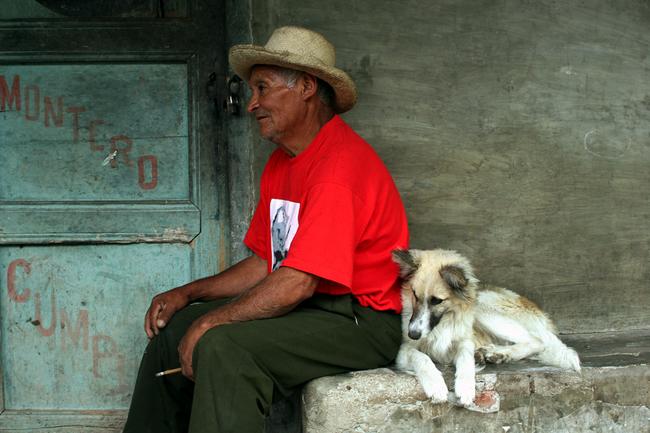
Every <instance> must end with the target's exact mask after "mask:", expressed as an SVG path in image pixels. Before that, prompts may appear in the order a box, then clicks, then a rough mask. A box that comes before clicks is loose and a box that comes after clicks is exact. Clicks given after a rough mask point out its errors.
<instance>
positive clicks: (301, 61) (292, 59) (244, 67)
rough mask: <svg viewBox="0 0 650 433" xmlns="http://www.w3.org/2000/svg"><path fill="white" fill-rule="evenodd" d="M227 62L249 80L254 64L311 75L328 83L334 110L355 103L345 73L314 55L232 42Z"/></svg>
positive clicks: (349, 107) (350, 84)
mask: <svg viewBox="0 0 650 433" xmlns="http://www.w3.org/2000/svg"><path fill="white" fill-rule="evenodd" d="M228 61H229V62H230V65H231V67H232V69H233V71H235V73H236V74H237V75H239V76H240V77H241V78H242V79H244V80H246V81H248V80H249V79H250V74H251V69H252V68H253V66H255V65H273V66H280V67H284V68H290V69H296V70H299V71H303V72H307V73H308V74H311V75H314V76H315V77H318V78H320V79H321V80H323V81H325V82H326V83H328V84H329V85H330V86H332V89H333V90H334V93H335V98H336V101H335V102H334V105H335V106H334V109H335V111H336V112H337V113H344V112H346V111H348V110H350V109H351V108H352V107H353V106H354V104H355V103H356V102H357V89H356V86H355V85H354V81H352V79H351V78H350V77H349V76H348V74H346V73H345V72H344V71H342V70H341V69H338V68H335V67H332V66H329V65H324V64H322V63H321V62H320V61H319V60H318V59H315V58H309V57H307V58H306V57H305V56H298V55H295V54H293V53H289V52H275V51H270V50H267V49H266V48H264V47H262V46H259V45H235V46H233V47H232V48H231V49H230V52H229V55H228Z"/></svg>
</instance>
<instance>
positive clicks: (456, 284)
mask: <svg viewBox="0 0 650 433" xmlns="http://www.w3.org/2000/svg"><path fill="white" fill-rule="evenodd" d="M438 273H439V274H440V276H441V277H442V279H443V280H445V283H447V285H448V286H449V288H450V289H451V290H453V291H454V292H455V293H456V294H457V295H459V296H460V297H462V298H467V295H468V294H467V290H465V289H467V283H468V282H469V280H468V278H467V276H466V275H465V271H464V270H463V268H461V267H458V266H454V265H445V266H443V267H441V268H440V271H438Z"/></svg>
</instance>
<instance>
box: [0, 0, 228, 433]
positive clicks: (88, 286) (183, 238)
mask: <svg viewBox="0 0 650 433" xmlns="http://www.w3.org/2000/svg"><path fill="white" fill-rule="evenodd" d="M8 3H9V4H10V7H8V8H5V9H4V10H0V46H1V47H2V49H3V50H4V51H3V52H1V53H0V289H1V291H0V332H1V338H0V362H1V364H0V365H1V378H2V387H1V388H0V410H1V411H2V413H1V414H0V431H8V432H12V431H25V430H27V431H39V432H41V431H43V432H45V431H51V432H63V431H65V432H66V433H67V432H76V431H79V432H85V433H86V432H92V431H102V432H105V431H112V430H116V429H119V427H120V425H121V422H122V419H123V416H124V410H125V409H126V408H127V407H128V404H129V401H130V397H131V392H132V387H133V383H134V379H135V375H136V372H137V367H138V363H139V360H140V357H141V354H142V352H143V349H144V347H145V345H146V336H145V334H144V332H143V329H142V328H143V326H142V325H143V315H144V312H145V311H146V308H147V306H148V303H149V301H150V299H151V297H152V296H153V294H155V293H157V292H160V291H163V290H167V289H170V288H172V287H175V286H177V285H180V284H183V283H185V282H188V281H190V280H192V279H195V278H198V277H201V276H205V275H209V274H213V273H215V272H217V271H218V270H219V269H220V268H222V267H223V265H224V263H225V260H227V258H226V253H225V251H227V247H228V245H227V240H226V239H223V238H222V237H221V233H224V232H226V230H225V226H226V221H225V219H224V213H223V212H222V211H221V209H223V208H225V206H224V201H225V200H224V197H225V196H226V191H225V182H223V181H222V180H223V177H224V175H223V174H222V172H223V171H224V170H223V168H221V167H223V166H224V162H223V160H222V159H221V158H222V156H221V155H223V152H222V149H224V144H223V143H222V141H223V140H222V134H221V128H220V127H219V122H220V121H221V120H220V118H219V117H220V114H219V113H218V112H217V110H216V104H215V99H217V98H218V97H219V92H220V89H217V87H218V86H216V84H215V83H217V82H222V81H225V80H222V79H223V72H225V65H224V63H223V52H224V47H223V32H222V30H221V27H222V26H221V23H222V19H223V11H222V9H221V5H220V2H218V1H202V2H200V4H199V2H191V1H179V0H175V1H161V2H158V1H156V2H135V3H134V2H116V3H115V4H116V6H112V7H110V6H106V5H107V4H108V3H107V2H101V1H89V2H84V4H86V3H87V6H83V7H81V6H76V9H75V8H74V7H72V6H73V5H75V4H77V5H78V4H79V3H78V2H66V1H60V2H49V3H47V4H50V3H56V4H57V6H50V7H49V8H45V7H44V6H42V5H41V4H46V2H38V3H37V2H36V1H31V0H29V1H23V0H20V1H19V0H15V1H9V2H8ZM66 3H68V4H69V6H70V7H69V8H67V9H66V8H65V7H62V6H65V4H66ZM136 3H137V4H138V5H137V6H129V5H132V4H136ZM93 4H94V5H95V6H94V8H93ZM120 5H123V6H120ZM147 5H149V9H147ZM165 7H166V9H165ZM3 14H4V15H3ZM71 15H72V16H71ZM215 77H217V78H215ZM57 426H69V427H66V428H65V429H64V430H61V427H57Z"/></svg>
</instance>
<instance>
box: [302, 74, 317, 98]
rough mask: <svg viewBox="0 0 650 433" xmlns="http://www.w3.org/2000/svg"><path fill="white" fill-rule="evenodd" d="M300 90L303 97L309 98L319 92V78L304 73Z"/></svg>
mask: <svg viewBox="0 0 650 433" xmlns="http://www.w3.org/2000/svg"><path fill="white" fill-rule="evenodd" d="M300 91H301V94H302V97H303V98H304V99H305V100H307V99H309V98H310V97H312V96H314V95H315V94H316V92H318V80H317V79H316V77H314V76H313V75H311V74H308V73H306V72H305V73H303V74H302V76H301V77H300Z"/></svg>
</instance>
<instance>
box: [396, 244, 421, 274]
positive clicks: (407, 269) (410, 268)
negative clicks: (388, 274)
mask: <svg viewBox="0 0 650 433" xmlns="http://www.w3.org/2000/svg"><path fill="white" fill-rule="evenodd" d="M393 261H394V262H395V263H397V264H398V265H399V275H400V277H402V278H403V279H405V280H408V279H409V278H411V276H413V274H414V273H415V271H417V269H418V266H419V265H418V262H417V260H416V258H415V257H414V255H413V254H412V253H411V251H409V250H402V249H397V250H393Z"/></svg>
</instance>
